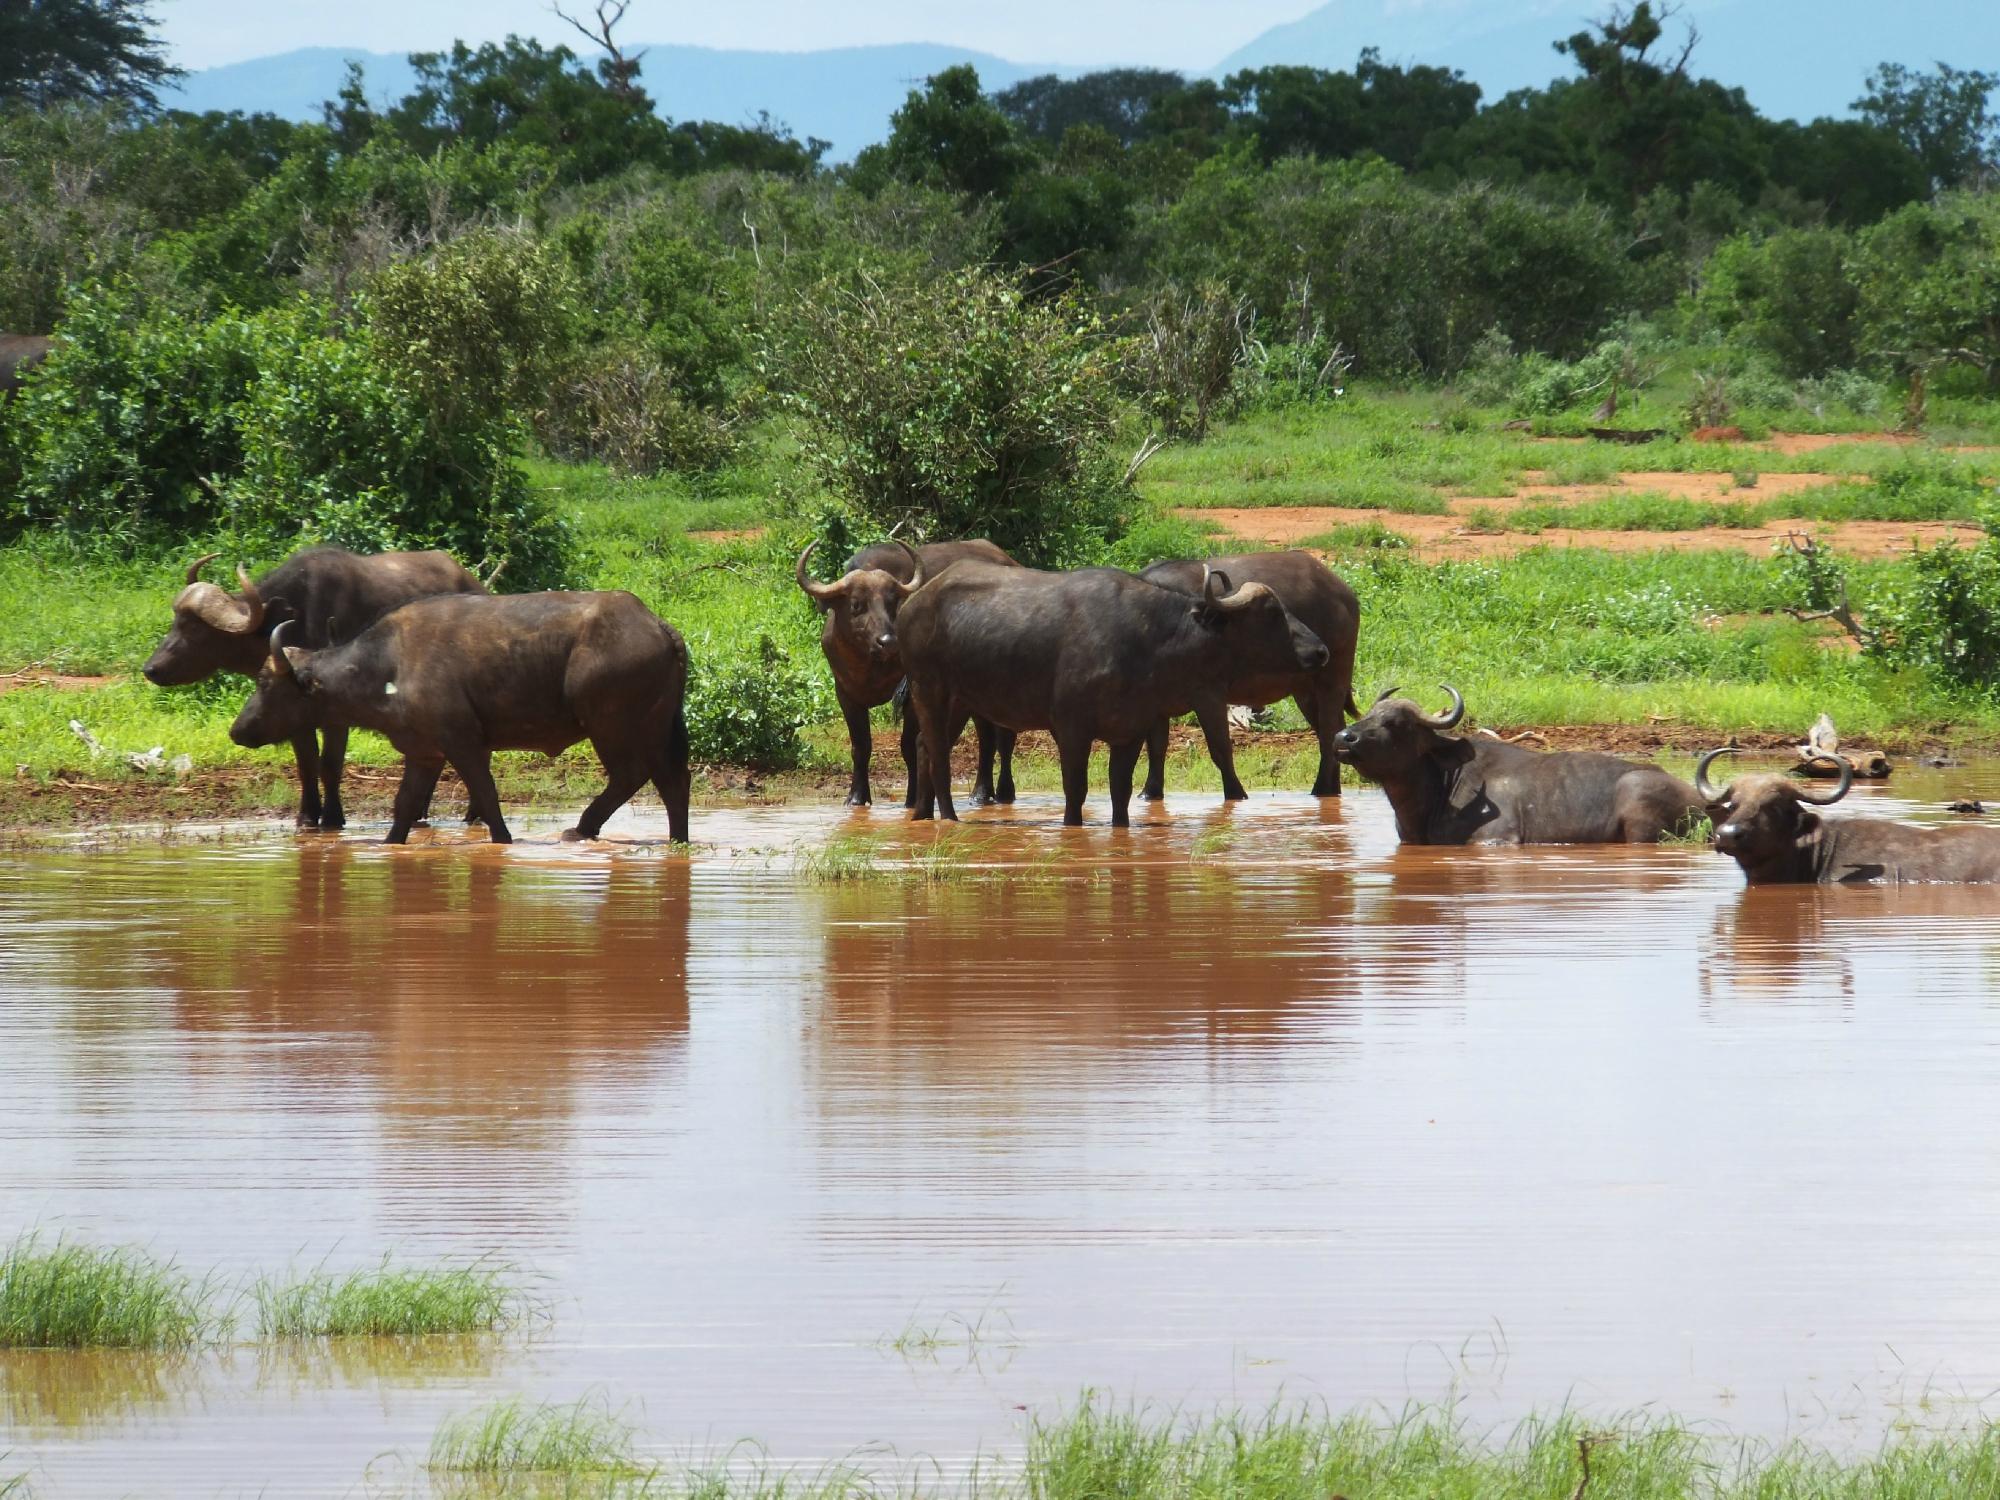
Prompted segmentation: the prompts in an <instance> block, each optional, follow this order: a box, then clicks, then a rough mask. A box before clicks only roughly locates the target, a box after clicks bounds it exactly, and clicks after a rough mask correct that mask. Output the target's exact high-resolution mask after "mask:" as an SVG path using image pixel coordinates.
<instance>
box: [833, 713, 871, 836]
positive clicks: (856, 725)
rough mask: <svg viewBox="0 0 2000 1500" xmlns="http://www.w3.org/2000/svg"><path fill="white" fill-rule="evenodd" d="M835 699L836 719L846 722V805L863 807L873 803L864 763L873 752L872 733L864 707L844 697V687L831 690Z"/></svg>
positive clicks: (866, 764) (866, 765)
mask: <svg viewBox="0 0 2000 1500" xmlns="http://www.w3.org/2000/svg"><path fill="white" fill-rule="evenodd" d="M833 696H834V698H835V700H836V701H837V702H838V703H839V704H840V716H841V718H843V719H845V720H846V721H847V745H848V750H849V753H850V755H851V757H852V760H853V768H854V769H853V775H852V776H851V777H850V778H849V780H848V783H847V805H848V806H849V807H866V806H867V805H868V804H869V803H870V802H871V801H873V800H874V794H873V793H872V792H871V791H870V790H869V787H868V761H869V757H870V756H872V755H874V753H875V731H874V730H873V729H872V728H871V727H870V726H869V723H868V706H867V705H866V704H865V703H858V702H856V701H855V700H854V699H852V698H850V697H848V696H847V692H846V690H845V689H844V688H841V687H840V686H838V685H836V686H835V687H834V690H833Z"/></svg>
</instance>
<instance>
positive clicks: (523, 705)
mask: <svg viewBox="0 0 2000 1500" xmlns="http://www.w3.org/2000/svg"><path fill="white" fill-rule="evenodd" d="M290 629H291V627H290V626H288V625H286V626H280V627H279V628H278V629H277V630H276V631H274V632H273V633H272V636H271V651H270V660H269V662H268V663H267V664H266V666H265V667H264V669H263V670H262V671H261V672H260V673H259V674H258V677H257V690H256V691H255V692H254V693H252V694H251V695H250V701H249V702H248V703H246V704H244V705H243V712H242V713H240V714H238V715H237V717H236V722H235V723H234V724H233V725H231V726H230V730H229V737H230V738H231V739H233V740H235V741H236V743H237V744H239V745H246V746H253V747H254V746H258V745H271V744H276V743H277V742H278V741H279V740H282V739H289V738H291V736H292V735H294V734H296V733H297V732H298V730H299V727H300V725H301V724H307V723H311V722H315V721H320V722H327V723H336V724H345V725H351V726H353V727H355V728H360V729H372V730H374V731H376V732H377V733H378V734H381V735H383V736H385V737H386V738H387V739H388V741H389V743H390V744H392V745H394V746H395V747H396V748H397V749H398V750H400V751H402V752H403V780H402V785H401V786H399V787H398V788H397V789H396V810H395V818H394V821H393V823H392V824H391V826H390V828H389V837H388V842H389V843H391V844H400V843H402V842H403V841H404V840H406V839H407V838H408V837H409V834H410V828H411V825H412V824H414V823H415V822H416V821H417V819H418V818H420V817H422V816H423V813H424V809H425V808H427V807H428V806H429V805H430V800H431V793H432V792H433V791H434V790H435V789H436V787H437V781H438V776H439V774H440V773H441V772H442V771H443V770H444V768H445V766H446V765H447V764H449V765H450V766H451V768H452V769H453V770H455V771H457V772H458V774H459V776H460V777H461V778H463V779H464V781H465V785H466V789H467V791H468V792H469V793H470V794H471V797H472V810H473V812H474V813H475V814H477V815H478V816H480V817H482V818H484V819H485V822H486V826H487V828H488V830H489V831H490V832H491V833H492V836H493V842H494V843H496V844H506V843H511V842H512V841H513V835H512V834H511V833H509V832H508V831H507V824H506V822H505V821H504V820H503V819H502V818H501V816H500V797H499V794H498V792H497V791H496V790H495V789H494V786H493V771H492V759H493V752H494V751H495V750H539V751H541V752H542V753H543V754H545V755H559V754H561V753H562V752H563V751H565V750H567V749H568V748H569V747H570V746H571V745H574V744H576V743H577V742H578V741H579V740H585V739H587V740H589V741H590V743H591V747H592V748H593V749H594V750H596V751H597V757H598V759H599V760H601V761H602V762H603V763H604V773H605V776H606V778H607V784H606V786H605V788H604V791H603V792H602V793H600V794H599V795H598V797H597V798H596V799H595V800H594V801H593V802H592V803H591V804H590V806H589V807H587V808H585V809H584V812H583V816H582V817H580V818H578V819H577V823H576V827H575V828H573V829H571V830H570V832H569V834H568V835H565V836H566V837H576V838H587V839H588V838H596V837H597V835H598V833H599V831H600V830H601V829H602V828H603V827H604V821H605V819H607V818H609V817H610V816H611V815H612V814H613V813H614V812H616V811H617V810H618V809H619V808H621V807H623V806H624V805H625V804H626V803H627V802H629V801H631V799H632V794H633V793H634V792H636V791H638V790H639V788H640V787H641V786H642V785H643V784H644V783H645V782H646V781H647V780H648V779H650V780H651V781H652V783H653V785H654V786H655V787H657V788H658V789H659V793H660V797H661V800H662V801H664V802H665V803H666V805H667V821H668V825H669V828H670V831H671V832H672V835H673V837H674V840H675V841H676V842H677V843H686V842H687V837H688V794H689V773H688V730H687V715H686V712H685V698H686V693H687V668H688V654H687V646H686V645H685V644H684V643H683V642H682V640H681V638H680V635H679V633H678V632H677V631H675V629H674V628H673V626H671V625H669V624H667V623H666V621H664V620H662V619H660V618H659V616H657V615H655V614H654V613H653V612H652V611H651V610H649V609H647V608H646V606H645V605H643V604H641V603H640V602H639V601H638V600H637V599H636V598H634V597H633V596H632V595H630V594H627V593H621V592H607V593H594V594H563V593H554V594H510V595H503V596H492V595H480V596H468V595H445V596H441V597H438V598H431V599H419V600H417V601H416V602H414V603H411V604H405V605H404V606H403V607H402V608H401V609H397V610H392V611H390V613H388V614H386V615H384V616H383V617H382V618H381V619H380V620H378V621H376V622H375V623H374V624H373V625H371V626H369V627H368V629H366V630H364V631H362V632H361V634H360V635H358V636H356V637H355V638H354V639H353V640H351V641H349V642H348V643H347V644H346V645H344V646H329V647H327V648H326V649H325V650H323V651H307V650H304V649H301V648H299V647H296V646H293V645H291V644H290V643H289V642H288V641H287V640H286V639H285V635H286V633H287V632H288V631H289V630H290Z"/></svg>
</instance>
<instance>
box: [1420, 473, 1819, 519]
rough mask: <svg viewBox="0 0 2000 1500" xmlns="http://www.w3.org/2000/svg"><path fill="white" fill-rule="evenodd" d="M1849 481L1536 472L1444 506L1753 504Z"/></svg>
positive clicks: (1462, 508) (1459, 508) (1801, 477)
mask: <svg viewBox="0 0 2000 1500" xmlns="http://www.w3.org/2000/svg"><path fill="white" fill-rule="evenodd" d="M1846 482H1847V481H1846V480H1845V479H1844V478H1843V477H1842V476H1840V475H1837V474H1760V475H1758V476H1757V482H1756V483H1755V484H1754V485H1749V486H1740V485H1738V484H1737V483H1736V480H1735V478H1734V476H1732V475H1729V474H1687V473H1682V472H1680V471H1679V470H1671V469H1643V470H1635V471H1633V472H1632V473H1629V474H1621V475H1619V476H1618V478H1616V479H1614V480H1609V481H1607V482H1606V483H1603V484H1549V483H1547V482H1546V476H1545V475H1543V474H1540V473H1539V472H1537V473H1534V474H1532V475H1523V476H1522V482H1521V484H1520V485H1518V486H1517V487H1516V488H1515V491H1514V493H1513V494H1512V495H1490V496H1489V495H1458V496H1454V497H1453V498H1452V499H1451V500H1450V501H1448V502H1447V504H1449V505H1450V506H1451V508H1452V510H1453V511H1454V512H1456V513H1458V514H1460V515H1463V514H1464V513H1465V512H1466V511H1467V510H1470V509H1471V508H1472V507H1473V506H1476V505H1478V506H1491V507H1494V508H1496V509H1501V510H1506V509H1510V508H1518V507H1520V506H1523V505H1547V504H1556V505H1569V504H1573V503H1575V502H1577V501H1582V500H1608V499H1611V498H1612V497H1614V496H1617V495H1665V496H1667V497H1668V498H1669V499H1673V500H1707V501H1717V502H1719V501H1737V502H1743V503H1751V504H1754V503H1755V502H1757V501H1759V500H1768V499H1770V498H1771V497H1772V496H1774V495H1796V494H1799V493H1800V492H1801V491H1805V490H1817V489H1824V488H1826V487H1827V486H1828V485H1835V484H1842V483H1846Z"/></svg>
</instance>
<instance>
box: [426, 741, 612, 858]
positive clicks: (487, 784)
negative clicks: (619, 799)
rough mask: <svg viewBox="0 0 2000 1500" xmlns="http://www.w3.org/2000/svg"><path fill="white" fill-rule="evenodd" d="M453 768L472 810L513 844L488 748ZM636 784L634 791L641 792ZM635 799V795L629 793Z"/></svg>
mask: <svg viewBox="0 0 2000 1500" xmlns="http://www.w3.org/2000/svg"><path fill="white" fill-rule="evenodd" d="M451 765H452V769H453V770H455V771H456V772H458V774H459V778H460V779H461V780H462V781H464V783H465V790H466V792H467V793H468V794H469V795H470V796H471V798H472V807H473V810H474V811H475V812H477V813H478V814H479V815H480V816H481V817H483V818H484V819H485V820H486V831H487V832H488V833H489V834H491V835H492V837H493V842H494V843H496V844H511V843H513V842H514V835H513V834H512V833H510V832H509V831H508V829H507V820H506V819H505V818H503V817H501V816H500V789H499V788H498V787H497V786H495V785H494V784H493V755H492V752H491V751H489V750H486V749H483V748H482V749H479V750H473V751H468V752H467V753H465V754H463V755H454V756H452V757H451ZM637 789H638V788H637V783H634V787H633V790H635V791H636V790H637ZM625 795H626V796H627V797H629V796H631V795H632V793H631V792H627V793H626V794H625Z"/></svg>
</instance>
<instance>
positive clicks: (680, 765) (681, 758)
mask: <svg viewBox="0 0 2000 1500" xmlns="http://www.w3.org/2000/svg"><path fill="white" fill-rule="evenodd" d="M688 758H689V752H688V725H687V710H686V709H685V708H677V709H675V710H674V722H673V727H672V728H671V729H670V730H668V731H667V748H666V750H665V752H664V753H663V754H662V755H661V757H660V759H659V762H658V763H657V764H656V765H655V767H654V769H653V788H654V790H655V791H657V792H658V793H659V794H660V800H661V801H662V802H664V803H666V804H667V836H668V837H669V838H671V839H672V840H673V841H674V842H675V843H676V844H685V843H687V842H688V801H689V798H690V797H691V796H692V794H693V790H694V775H693V773H692V772H691V771H690V770H689V769H688Z"/></svg>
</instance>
